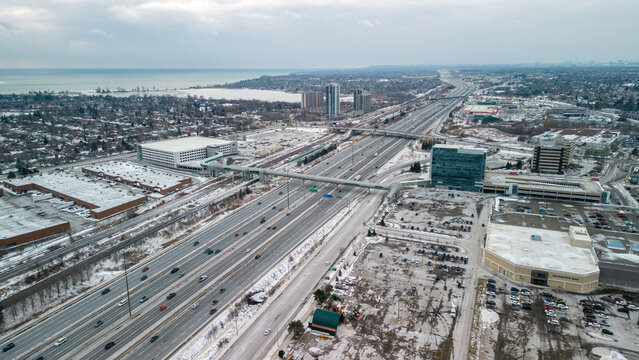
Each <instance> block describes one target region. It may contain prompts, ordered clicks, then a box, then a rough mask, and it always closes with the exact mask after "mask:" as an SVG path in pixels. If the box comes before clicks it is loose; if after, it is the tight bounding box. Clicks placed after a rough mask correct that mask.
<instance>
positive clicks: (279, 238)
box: [0, 87, 467, 359]
mask: <svg viewBox="0 0 639 360" xmlns="http://www.w3.org/2000/svg"><path fill="white" fill-rule="evenodd" d="M465 92H467V90H466V89H464V88H462V87H459V88H458V89H456V90H455V91H454V94H455V95H458V94H464V93H465ZM451 95H452V94H451ZM449 107H451V106H450V105H448V106H445V107H444V108H442V107H439V106H438V105H429V106H426V107H424V108H421V109H419V110H417V111H415V112H414V113H413V114H411V115H410V116H409V117H408V118H407V119H405V120H403V121H402V122H401V123H398V124H394V125H393V126H392V128H401V126H405V127H406V128H408V129H410V130H414V129H416V128H420V129H424V128H426V127H427V126H429V125H430V124H429V122H423V121H422V120H424V118H425V117H433V116H434V115H435V114H441V113H445V112H447V111H450V109H449ZM404 124H406V125H404ZM406 143H408V140H403V139H392V140H389V141H386V142H385V143H384V144H380V142H377V141H376V140H375V139H372V138H369V139H367V140H365V141H363V142H361V144H359V145H358V146H357V148H356V154H355V157H357V158H358V162H357V163H356V164H354V165H351V153H350V151H346V152H342V153H340V154H337V155H336V156H334V157H332V158H331V159H329V160H327V161H324V162H322V163H321V164H320V165H319V166H317V167H316V168H314V169H313V170H312V171H311V173H314V174H324V175H329V176H335V175H336V174H340V173H341V174H340V175H339V176H341V177H354V176H355V175H357V174H364V176H363V177H362V178H366V177H368V176H370V174H372V173H373V172H375V167H379V166H381V165H382V164H383V163H384V162H386V161H388V159H390V158H391V157H392V156H394V155H395V154H396V153H397V151H399V149H401V147H402V146H404V145H405V144H406ZM375 152H377V153H379V156H377V157H375V156H373V154H374V153H375ZM347 169H348V170H347ZM306 184H307V185H310V184H308V182H307V183H306ZM301 185H302V184H301V181H292V182H291V183H290V185H289V187H290V189H291V192H292V193H291V196H290V198H291V204H293V205H296V204H297V206H294V208H292V209H291V210H288V209H286V194H285V191H286V187H285V186H284V187H281V188H280V189H277V190H275V191H272V192H270V193H269V194H267V195H266V196H264V197H262V198H260V199H259V200H256V201H253V202H252V203H250V204H248V205H246V206H244V207H242V208H240V209H239V210H238V211H236V212H235V213H233V214H232V215H229V216H228V217H226V218H225V219H223V220H221V221H220V222H218V223H216V224H215V225H213V226H211V227H209V228H207V229H205V230H203V231H201V232H200V233H199V234H198V235H196V236H195V237H194V238H192V239H191V240H190V241H188V242H185V243H182V244H179V245H178V246H175V247H174V248H171V249H170V250H169V251H167V252H166V253H164V254H161V255H159V256H157V257H156V258H155V259H153V260H152V261H150V262H149V263H147V264H144V266H148V267H149V270H148V271H147V272H146V273H145V274H147V276H149V279H147V280H145V281H141V280H140V277H141V276H142V274H141V273H140V271H139V270H137V271H135V272H134V273H132V274H131V276H130V277H129V285H130V286H131V287H132V293H131V305H132V306H133V316H134V318H133V319H128V306H122V307H119V306H117V302H118V301H120V300H121V299H123V298H124V296H125V289H124V281H123V280H122V279H118V280H116V281H114V282H113V283H112V284H110V285H108V287H109V288H110V292H108V293H106V294H104V295H103V294H102V292H101V291H100V290H98V291H96V292H94V293H92V294H90V295H89V296H87V297H86V298H84V299H82V300H81V301H78V302H77V303H75V304H73V305H71V306H70V307H68V308H66V309H64V310H63V311H61V312H60V313H58V314H56V315H54V316H51V317H49V318H48V319H46V320H44V321H42V322H40V323H39V324H37V325H36V326H34V327H32V328H31V329H28V330H27V331H25V332H23V333H21V334H19V335H18V336H16V337H14V338H13V339H11V340H10V342H13V343H14V344H15V345H16V347H15V348H13V349H12V350H10V351H9V352H7V353H4V354H3V355H5V356H9V357H8V358H18V357H20V358H21V357H24V356H26V355H27V354H29V353H31V355H32V358H36V357H38V356H42V357H43V358H45V359H50V358H51V359H52V358H59V357H62V356H63V355H65V354H67V355H70V354H72V353H77V352H78V351H81V350H84V349H85V348H86V347H87V346H88V345H90V344H91V343H92V344H94V346H93V348H91V347H90V346H89V348H90V352H89V354H88V355H87V357H90V358H101V357H102V358H106V357H110V356H112V355H114V354H116V353H117V352H121V351H122V350H124V349H126V348H127V347H128V346H131V342H132V340H133V339H135V338H136V336H138V335H144V336H145V337H144V338H143V340H146V341H143V343H142V345H141V346H139V347H138V348H137V349H136V350H135V353H134V355H135V356H133V357H135V358H153V357H155V358H159V357H164V356H167V355H168V354H170V352H171V351H172V349H175V348H176V347H177V346H179V345H180V344H181V343H182V342H183V341H184V340H185V339H187V338H188V337H189V336H190V335H191V334H192V333H193V331H194V330H196V329H197V328H198V327H199V326H201V324H204V323H205V322H207V321H209V320H210V319H211V318H213V316H210V315H208V314H209V311H210V310H211V309H212V308H213V305H212V301H213V300H217V301H218V305H217V306H218V307H217V308H218V309H221V308H222V307H223V306H224V305H223V304H226V303H227V302H228V301H229V300H231V299H234V298H235V297H236V296H237V295H238V294H240V293H241V291H242V290H243V289H245V288H246V287H247V286H248V285H250V283H251V282H252V281H253V280H254V279H256V278H257V277H259V275H260V274H261V273H262V272H263V271H265V270H266V269H268V268H269V267H270V266H271V265H272V264H274V263H276V261H278V259H280V258H281V257H282V256H284V255H285V254H286V253H287V252H288V251H290V249H292V248H293V247H294V246H295V245H296V244H298V243H299V242H300V241H302V240H303V239H304V238H305V237H306V236H307V235H308V234H310V233H311V232H312V231H313V230H314V229H315V228H316V227H317V226H319V225H320V224H321V223H323V222H324V221H325V220H326V219H328V218H330V217H331V216H332V215H333V214H335V212H336V211H337V210H338V209H339V208H340V207H342V206H344V204H346V203H347V202H348V201H349V200H350V199H352V198H353V197H355V196H357V195H358V194H359V193H360V192H361V191H362V190H359V189H358V190H353V189H344V190H343V199H342V200H339V201H338V200H328V199H327V200H322V199H323V198H321V191H320V193H318V194H315V195H313V194H308V193H306V191H305V190H304V188H302V186H301ZM323 191H324V192H326V191H335V188H334V187H332V186H327V187H325V188H324V189H323ZM280 192H282V194H280ZM280 209H282V210H280ZM287 213H289V215H287ZM262 216H264V217H265V219H266V221H265V222H264V223H262V221H261V218H262ZM267 225H268V226H269V227H271V228H272V227H273V226H276V227H277V229H275V230H272V229H271V230H266V226H267ZM287 226H288V227H287ZM244 232H246V234H244ZM236 233H237V234H238V236H237V237H235V234H236ZM196 241H198V242H199V243H200V244H199V245H198V246H193V243H194V242H196ZM260 245H263V246H264V247H263V248H262V249H260V250H255V249H257V248H258V247H259V246H260ZM206 247H210V248H211V249H213V250H215V249H218V248H219V249H220V250H221V252H220V253H219V254H213V255H206V254H204V253H203V250H204V249H205V248H206ZM247 248H250V249H252V250H251V251H249V252H248V253H247V252H245V251H246V249H247ZM257 254H259V255H261V257H260V258H259V259H257V260H256V259H255V255H257ZM173 267H179V271H178V272H176V273H174V274H171V273H170V272H169V271H170V270H171V269H172V268H173ZM224 272H228V274H227V275H225V278H223V279H222V280H221V281H219V280H217V281H216V278H217V277H218V276H219V275H221V274H223V273H224ZM182 274H184V277H182V278H180V277H179V276H181V275H182ZM202 274H206V275H207V276H208V279H207V280H206V281H204V282H202V283H200V282H198V278H199V276H200V275H202ZM174 287H175V288H174ZM206 287H208V288H209V289H208V291H205V290H203V289H206ZM221 288H225V289H226V291H225V292H224V293H220V289H221ZM198 291H200V292H202V293H201V294H198ZM169 292H175V293H176V296H175V297H174V298H172V299H170V300H165V298H166V295H167V294H168V293H169ZM142 296H147V297H148V298H149V300H148V301H146V302H145V303H140V302H139V298H140V297H142ZM192 298H198V299H197V301H198V302H199V303H200V306H199V307H198V308H196V309H195V310H191V309H190V306H191V303H192V302H193V301H195V300H191V299H192ZM160 305H167V306H168V308H167V309H166V310H164V311H160V310H159V307H160ZM180 306H182V307H183V309H181V310H180V316H175V315H176V314H177V312H176V311H177V310H178V308H179V307H180ZM98 320H101V321H102V325H100V326H98V327H95V324H96V322H97V321H98ZM163 321H165V322H166V323H165V324H162V326H163V328H160V329H159V330H154V331H149V333H148V334H146V333H145V331H146V330H147V329H154V328H155V327H156V326H158V325H160V324H161V323H162V322H163ZM156 334H157V335H158V336H160V339H159V340H158V341H156V342H154V343H149V342H148V340H147V339H148V338H149V337H150V336H153V335H156ZM63 335H64V336H65V337H66V338H67V342H66V343H65V344H63V345H61V346H59V347H55V346H53V342H54V341H55V339H56V338H58V337H59V336H63ZM89 341H90V343H89V344H87V342H89ZM111 341H112V342H114V344H115V345H114V346H113V347H112V348H110V349H109V350H104V345H105V344H106V343H108V342H111ZM4 345H6V343H4V344H0V346H4ZM31 350H34V351H31ZM142 354H144V355H142ZM151 354H155V355H151ZM126 357H130V356H129V355H127V356H126Z"/></svg>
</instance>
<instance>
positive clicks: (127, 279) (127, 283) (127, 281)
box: [122, 252, 132, 317]
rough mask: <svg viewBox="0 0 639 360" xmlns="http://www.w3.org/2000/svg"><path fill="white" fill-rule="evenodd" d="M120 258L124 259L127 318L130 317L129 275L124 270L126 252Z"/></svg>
mask: <svg viewBox="0 0 639 360" xmlns="http://www.w3.org/2000/svg"><path fill="white" fill-rule="evenodd" d="M122 258H123V259H124V280H125V282H126V302H127V304H129V317H131V316H132V315H131V296H130V294H129V274H128V272H127V269H126V252H123V253H122Z"/></svg>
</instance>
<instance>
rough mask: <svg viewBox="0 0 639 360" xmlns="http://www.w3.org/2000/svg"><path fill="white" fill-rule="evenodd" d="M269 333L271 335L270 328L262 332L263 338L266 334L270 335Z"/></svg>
mask: <svg viewBox="0 0 639 360" xmlns="http://www.w3.org/2000/svg"><path fill="white" fill-rule="evenodd" d="M270 333H271V329H270V328H268V329H266V330H264V335H265V336H266V335H268V334H270Z"/></svg>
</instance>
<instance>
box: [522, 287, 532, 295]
mask: <svg viewBox="0 0 639 360" xmlns="http://www.w3.org/2000/svg"><path fill="white" fill-rule="evenodd" d="M521 294H522V295H525V296H530V290H528V289H521Z"/></svg>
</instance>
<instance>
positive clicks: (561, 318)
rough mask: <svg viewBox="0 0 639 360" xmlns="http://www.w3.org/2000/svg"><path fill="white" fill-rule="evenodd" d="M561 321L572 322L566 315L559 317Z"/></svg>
mask: <svg viewBox="0 0 639 360" xmlns="http://www.w3.org/2000/svg"><path fill="white" fill-rule="evenodd" d="M559 321H563V322H570V319H568V318H567V317H565V316H562V317H560V318H559Z"/></svg>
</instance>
